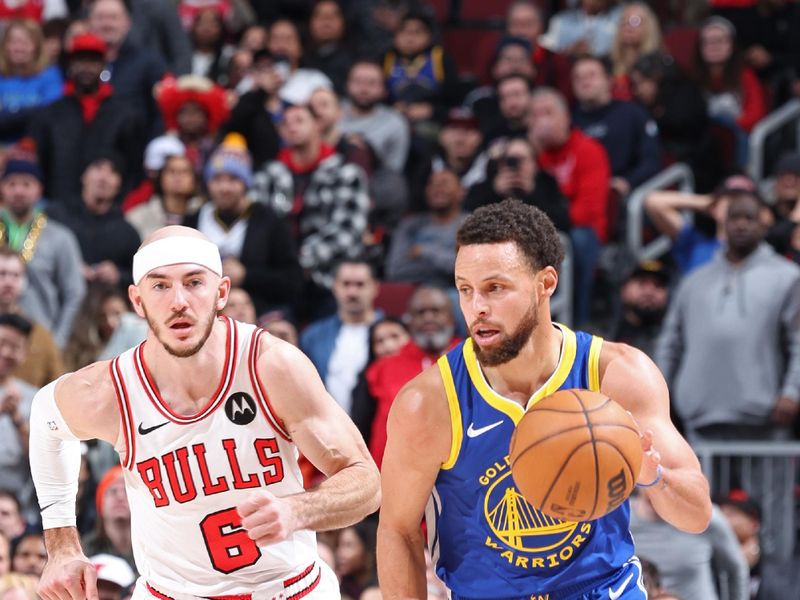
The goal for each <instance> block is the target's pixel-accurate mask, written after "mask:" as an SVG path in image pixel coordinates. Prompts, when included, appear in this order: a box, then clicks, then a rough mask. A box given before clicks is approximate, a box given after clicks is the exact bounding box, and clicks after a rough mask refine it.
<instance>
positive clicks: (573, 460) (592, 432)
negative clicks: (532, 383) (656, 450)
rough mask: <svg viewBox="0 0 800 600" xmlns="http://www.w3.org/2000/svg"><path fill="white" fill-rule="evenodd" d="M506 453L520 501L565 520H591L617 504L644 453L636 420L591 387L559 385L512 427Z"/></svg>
mask: <svg viewBox="0 0 800 600" xmlns="http://www.w3.org/2000/svg"><path fill="white" fill-rule="evenodd" d="M509 454H510V457H509V458H510V462H511V474H512V477H513V478H514V483H516V485H517V488H518V489H519V491H520V493H521V494H522V495H523V496H524V497H525V499H526V500H527V501H528V502H530V503H531V505H533V506H534V508H536V509H537V510H539V511H541V512H542V513H544V514H546V515H548V516H550V517H553V518H556V519H562V520H565V521H591V520H592V519H597V518H599V517H602V516H603V515H605V514H607V513H609V512H611V511H612V510H614V509H615V508H617V507H618V506H619V505H620V504H622V503H623V502H624V501H625V499H626V498H627V497H628V496H629V495H630V494H631V492H632V491H633V488H634V485H635V484H636V478H637V477H638V476H639V468H640V467H641V465H642V456H643V452H642V446H641V442H640V440H639V429H638V428H637V426H636V423H635V421H634V420H633V417H631V415H630V414H628V412H627V411H626V410H625V409H624V408H622V407H621V406H620V405H619V404H617V403H616V402H614V401H613V400H611V398H608V397H607V396H604V395H603V394H600V393H598V392H591V391H589V390H560V391H558V392H556V393H554V394H552V395H550V396H547V397H546V398H543V399H542V400H540V401H539V402H537V403H536V404H535V405H534V406H533V407H532V408H531V409H530V410H528V412H526V413H525V415H524V416H523V417H522V419H521V420H520V422H519V424H518V425H517V427H516V429H515V431H514V434H513V436H512V437H511V446H510V450H509Z"/></svg>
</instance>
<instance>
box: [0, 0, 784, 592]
mask: <svg viewBox="0 0 800 600" xmlns="http://www.w3.org/2000/svg"><path fill="white" fill-rule="evenodd" d="M488 4H492V5H497V6H493V8H491V7H488ZM683 4H685V6H683ZM677 5H681V6H683V9H682V10H683V12H680V11H678V12H676V8H675V7H676V6H677ZM498 6H499V7H501V8H500V9H498V8H497V7H498ZM454 7H460V8H459V9H458V10H460V11H461V13H463V14H466V13H470V14H472V15H473V16H472V17H471V20H469V19H462V18H461V17H462V16H463V14H462V15H460V14H459V12H458V10H456V8H454ZM492 10H494V12H492ZM481 15H483V17H482V16H481ZM484 17H485V18H484ZM481 18H484V20H483V21H481ZM462 21H463V22H462ZM687 23H688V24H687ZM797 31H800V6H798V5H797V3H795V2H793V1H790V0H709V1H708V3H706V2H696V3H676V2H667V1H666V0H651V1H649V2H642V1H633V2H624V3H623V2H615V1H613V0H564V1H553V2H548V3H545V2H543V1H542V2H534V1H531V0H515V1H511V0H505V1H503V2H496V3H484V2H483V0H463V1H462V2H461V3H449V2H441V1H436V2H430V3H428V2H424V1H421V0H270V1H268V2H267V1H255V0H0V600H24V599H33V598H35V578H36V577H37V576H38V574H39V573H41V569H42V566H43V564H44V561H45V558H46V557H45V551H44V546H43V542H42V535H41V530H40V529H39V528H38V527H39V525H38V524H39V515H38V508H37V505H36V499H35V492H34V490H33V486H32V483H31V480H30V473H29V469H28V462H27V436H28V426H27V417H28V414H29V411H30V403H31V400H32V398H33V395H34V394H35V393H36V391H37V389H38V388H40V387H42V386H43V385H45V384H46V383H48V382H50V381H52V380H53V379H55V378H56V377H58V376H59V375H61V374H62V373H64V372H67V371H72V370H76V369H79V368H81V367H83V366H85V365H87V364H89V363H91V362H93V361H96V360H102V359H108V358H111V357H113V356H115V355H116V354H118V353H120V352H123V351H125V350H126V349H128V348H131V347H133V346H134V345H136V344H138V343H140V342H141V341H142V340H143V339H144V336H145V335H146V331H147V327H146V323H144V322H143V321H142V320H140V319H139V318H138V317H137V316H136V315H135V314H134V313H133V312H131V310H130V306H129V303H128V298H127V291H126V290H127V286H128V285H129V284H130V283H131V281H132V275H131V264H132V257H133V254H134V252H135V251H136V249H137V247H138V246H139V244H140V243H141V240H142V239H144V238H145V237H147V236H148V235H150V234H151V233H152V232H153V231H155V230H156V229H158V228H159V227H162V226H164V225H170V224H184V225H187V226H190V227H194V228H197V229H199V230H200V231H202V232H203V233H204V234H206V235H207V236H208V237H209V238H210V239H211V240H212V241H213V242H214V243H216V244H217V245H218V246H219V248H220V251H221V253H222V256H223V270H224V273H225V275H227V276H228V277H230V279H231V281H232V284H233V290H232V292H231V299H230V302H229V304H228V306H227V307H226V309H225V313H226V314H227V315H229V316H231V317H233V318H236V319H239V320H241V321H244V322H248V323H256V324H258V325H260V326H262V327H264V328H265V329H267V330H268V331H269V332H270V333H272V334H273V335H276V336H278V337H281V338H283V339H285V340H287V341H289V342H290V343H292V344H295V345H297V346H299V347H300V348H302V350H303V351H304V352H305V353H306V354H307V355H308V356H309V357H310V359H311V360H312V362H313V363H314V365H315V366H316V368H317V369H318V371H319V373H320V376H321V377H322V379H323V381H324V382H325V385H326V387H327V389H328V390H329V392H330V393H331V395H332V396H333V397H334V398H335V399H336V401H337V402H338V403H339V404H340V405H341V406H342V407H343V408H344V409H345V410H346V411H347V412H348V414H349V415H350V416H351V417H352V419H353V420H354V422H355V423H356V425H357V426H358V428H359V430H360V431H361V433H362V434H363V436H364V438H365V440H366V441H367V444H368V446H369V448H370V451H371V452H372V454H373V457H374V458H375V461H376V462H377V464H378V465H379V466H380V464H381V459H382V456H383V450H384V446H385V443H386V420H387V417H388V412H389V408H390V407H391V404H392V401H393V400H394V397H395V395H396V393H397V392H398V391H399V389H400V388H401V387H402V386H403V385H404V384H405V383H406V382H407V381H409V380H410V379H411V378H412V377H414V376H415V375H417V374H418V373H420V372H421V371H422V370H423V369H425V368H426V367H428V366H430V365H431V364H433V363H434V362H435V360H436V359H437V358H438V357H439V356H440V355H441V354H442V353H444V352H446V351H447V350H448V349H449V348H451V347H452V346H454V345H455V344H457V343H458V342H459V341H460V340H461V339H462V338H463V337H464V336H465V335H466V334H467V327H466V324H465V323H463V321H462V319H461V317H460V312H459V309H458V295H457V293H456V291H455V290H454V289H453V285H452V280H453V268H454V260H455V250H454V241H455V235H456V231H457V229H458V227H459V225H460V224H461V223H462V221H463V219H464V218H465V216H466V215H467V214H468V213H469V212H470V211H473V210H475V209H477V208H479V207H481V206H485V205H487V204H490V203H495V202H499V201H501V200H503V199H506V198H509V197H513V198H518V199H520V200H522V201H523V202H525V203H528V204H531V205H534V206H536V207H538V208H540V209H541V210H543V211H544V212H545V213H546V214H547V215H548V216H549V217H550V218H551V219H552V220H553V222H554V223H555V225H556V227H557V228H558V229H559V231H560V232H561V233H562V234H563V235H562V239H563V241H564V243H565V246H566V247H567V250H568V254H569V256H570V258H571V264H572V269H571V273H570V276H569V277H570V281H569V282H567V281H564V282H563V287H564V289H567V290H568V292H566V293H568V294H569V295H570V297H569V298H568V300H569V302H568V303H567V305H566V306H568V309H567V310H566V311H563V312H562V314H560V315H558V316H559V318H560V319H561V320H563V321H565V322H566V323H568V324H570V325H573V326H575V327H581V328H584V329H588V330H590V331H592V332H595V333H598V334H600V335H603V336H605V337H606V338H607V339H611V340H616V341H623V342H627V343H629V344H632V345H634V346H637V347H639V348H641V349H642V350H644V351H645V352H646V353H647V354H648V355H649V356H650V357H651V358H652V359H653V360H654V361H655V362H656V363H657V364H658V366H659V367H660V368H661V369H662V371H663V373H664V375H665V377H666V379H667V381H668V384H669V385H670V387H671V391H672V398H673V406H674V410H673V413H674V414H673V417H674V419H675V421H676V423H678V425H679V426H680V428H681V430H682V431H683V432H684V433H685V435H686V436H687V438H688V439H689V441H690V442H691V443H692V444H703V443H708V442H712V443H713V442H731V441H739V442H748V441H756V442H763V441H771V442H774V443H779V442H786V441H792V440H798V439H800V435H799V433H798V431H799V427H798V406H799V402H800V267H798V264H797V263H800V152H798V148H799V147H800V146H798V144H800V140H797V139H794V138H793V137H792V136H788V137H787V136H785V135H784V136H781V137H780V139H779V140H778V142H777V143H774V144H772V146H770V152H771V159H770V161H769V165H768V169H767V175H768V176H767V177H765V178H764V179H763V180H753V179H752V178H751V177H750V176H748V174H747V169H746V167H747V165H748V161H749V159H750V158H751V157H750V156H749V153H750V144H749V136H750V134H751V132H752V131H753V129H754V128H755V127H756V126H757V124H758V123H759V122H761V121H762V120H763V119H764V118H765V117H768V116H769V115H770V114H771V113H772V112H773V111H774V110H776V109H777V108H780V107H781V106H783V105H785V103H787V102H789V101H791V100H792V99H793V98H795V96H796V95H798V94H800V37H798V36H797V35H796V32H797ZM674 163H684V164H686V165H688V167H689V168H690V169H691V173H692V177H693V180H694V192H679V191H675V190H672V189H665V190H659V191H654V192H651V193H649V194H648V195H647V196H646V198H645V202H644V208H645V212H646V218H645V219H644V222H643V223H642V228H643V232H642V235H643V237H644V238H645V239H654V238H656V237H657V236H659V235H664V236H666V238H668V239H669V240H670V248H669V249H668V250H667V251H665V252H664V253H663V254H662V255H661V256H658V257H655V259H653V260H647V261H644V262H639V261H637V260H636V259H634V258H633V255H632V252H631V249H630V248H628V247H627V246H626V239H627V237H626V233H627V232H626V229H627V228H628V227H629V226H630V225H629V220H628V219H627V218H626V215H627V211H628V204H629V200H630V198H631V194H632V193H633V192H635V190H636V189H637V188H638V187H639V186H641V185H642V184H644V183H645V182H647V181H648V180H649V179H650V178H652V177H653V176H655V175H657V174H658V173H659V172H661V171H662V170H663V169H664V168H666V167H668V166H669V165H671V164H674ZM567 283H569V284H570V285H567ZM118 462H119V461H118V457H117V455H116V452H115V451H114V449H113V448H111V447H110V446H107V445H105V444H103V443H95V442H93V443H90V444H87V445H85V447H84V462H83V469H82V472H81V473H82V474H81V485H80V489H79V502H78V509H79V518H78V523H79V529H80V532H81V534H82V536H83V541H84V544H85V547H86V553H87V556H91V557H93V558H92V560H93V561H94V562H95V564H96V565H97V567H98V576H99V578H100V580H101V582H102V585H101V598H102V600H121V599H122V598H124V597H126V596H127V594H129V593H130V586H131V584H132V583H133V581H134V578H135V576H136V574H135V565H134V563H133V559H132V556H131V546H130V511H129V509H128V506H127V500H126V498H125V490H124V485H123V483H122V478H121V473H120V470H119V466H118ZM302 466H303V470H304V477H305V480H306V483H307V485H314V484H315V483H317V482H318V481H319V480H320V478H321V477H322V475H321V474H320V473H319V472H317V471H316V470H315V469H314V467H313V466H312V465H310V464H309V463H307V462H304V463H303V465H302ZM795 466H796V464H795ZM792 476H793V477H794V479H793V480H792V481H788V482H784V483H786V484H787V485H790V486H791V485H792V484H793V483H794V481H795V480H796V478H797V475H796V472H795V473H793V475H792ZM733 483H734V484H736V485H733V484H732V485H731V486H729V488H730V489H725V490H722V492H724V493H722V494H721V495H720V496H719V497H718V498H716V500H717V501H718V508H719V510H718V511H717V512H715V518H714V520H713V522H712V527H711V528H710V529H709V531H708V532H707V533H706V534H704V535H702V536H686V535H683V534H680V533H679V532H677V531H676V530H674V529H672V528H670V527H669V526H668V525H666V524H665V523H663V522H661V521H660V520H659V519H658V517H657V515H656V514H655V513H654V511H652V508H651V507H649V505H648V504H647V501H646V498H644V497H636V498H634V499H633V500H632V504H633V511H632V512H633V521H632V527H633V530H634V534H635V536H636V540H637V545H638V547H639V554H640V555H641V556H642V558H644V559H647V562H646V569H645V571H646V579H647V584H648V586H649V590H650V593H651V597H655V598H682V599H683V600H695V599H697V600H709V599H710V600H713V599H714V598H717V597H718V594H719V593H723V592H724V594H723V596H722V597H724V598H736V599H754V600H755V599H758V600H769V599H772V598H780V599H782V600H786V599H789V600H792V599H798V598H800V592H799V591H798V590H800V569H798V568H797V567H798V566H800V564H799V563H800V559H794V562H793V563H792V564H789V565H788V566H787V564H786V563H785V562H781V561H785V560H786V557H782V558H781V561H778V560H777V559H774V557H770V556H768V555H766V554H764V553H762V552H761V551H760V545H759V539H760V538H759V536H760V525H761V518H762V510H764V511H766V510H771V507H770V506H763V507H762V506H761V504H760V502H761V500H762V498H760V497H759V494H760V491H759V490H758V489H739V487H746V486H747V485H748V481H744V480H742V481H734V482H733ZM737 486H739V487H737ZM798 514H800V512H799V513H798ZM665 540H669V543H668V544H667V543H666V542H665ZM319 545H320V553H321V556H322V558H323V559H325V560H327V561H329V562H330V564H331V565H332V566H333V567H334V569H335V570H336V573H337V574H338V576H339V578H340V581H341V586H342V591H343V594H345V595H346V597H347V598H349V599H350V600H359V599H364V600H367V599H373V600H374V599H378V598H380V592H379V591H378V589H377V587H376V585H377V581H376V574H375V520H374V519H369V520H367V521H365V522H364V523H361V524H359V525H356V526H354V527H350V528H347V529H345V530H343V531H337V532H330V533H325V534H320V536H319ZM429 575H430V576H429V597H430V598H445V597H446V592H445V590H444V588H443V587H442V584H441V583H440V582H439V581H438V579H437V578H436V577H435V575H434V574H433V570H432V569H431V568H429ZM721 581H722V582H724V583H723V584H720V582H721Z"/></svg>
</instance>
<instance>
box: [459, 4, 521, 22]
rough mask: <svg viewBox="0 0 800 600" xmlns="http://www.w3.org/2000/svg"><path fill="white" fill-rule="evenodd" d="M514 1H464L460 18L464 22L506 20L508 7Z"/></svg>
mask: <svg viewBox="0 0 800 600" xmlns="http://www.w3.org/2000/svg"><path fill="white" fill-rule="evenodd" d="M513 2H514V0H464V2H462V3H461V18H462V19H463V20H464V21H492V20H497V19H503V20H505V18H506V13H507V12H508V7H509V6H511V4H512V3H513Z"/></svg>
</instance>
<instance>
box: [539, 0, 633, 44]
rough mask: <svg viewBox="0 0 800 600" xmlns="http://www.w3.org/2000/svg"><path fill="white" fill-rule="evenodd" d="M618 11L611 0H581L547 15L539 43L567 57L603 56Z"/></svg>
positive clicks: (615, 29) (611, 34)
mask: <svg viewBox="0 0 800 600" xmlns="http://www.w3.org/2000/svg"><path fill="white" fill-rule="evenodd" d="M621 11H622V9H621V7H620V6H618V5H616V2H615V0H581V2H580V5H579V6H577V7H575V8H570V9H565V10H562V11H560V12H558V13H556V14H555V15H553V16H552V17H551V18H550V23H549V26H548V28H547V32H546V33H545V34H544V35H543V36H542V37H541V38H540V40H539V43H540V44H541V45H542V46H544V47H545V48H549V49H550V50H552V51H554V52H563V53H565V54H569V55H571V56H580V55H582V54H593V55H594V56H606V55H608V53H609V52H611V45H612V43H613V41H614V36H615V35H616V33H617V26H618V25H619V15H620V12H621Z"/></svg>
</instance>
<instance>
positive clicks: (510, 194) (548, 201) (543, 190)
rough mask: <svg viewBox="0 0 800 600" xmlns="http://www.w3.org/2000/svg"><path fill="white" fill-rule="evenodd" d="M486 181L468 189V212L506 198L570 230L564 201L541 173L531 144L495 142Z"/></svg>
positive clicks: (545, 174)
mask: <svg viewBox="0 0 800 600" xmlns="http://www.w3.org/2000/svg"><path fill="white" fill-rule="evenodd" d="M489 158H490V160H489V164H488V167H487V180H486V181H483V182H481V183H479V184H478V185H475V186H473V187H471V188H470V189H469V192H468V193H467V199H466V201H465V208H466V210H467V211H468V212H472V211H474V210H475V209H476V208H480V207H481V206H486V205H487V204H494V203H495V202H500V201H501V200H505V199H506V198H517V199H519V200H522V201H523V202H525V203H526V204H530V205H532V206H535V207H537V208H539V209H541V210H543V211H544V212H545V214H546V215H547V216H548V217H550V219H551V220H552V221H553V223H554V224H555V226H556V227H557V228H558V229H559V230H560V231H564V232H569V230H570V229H571V227H572V226H571V224H570V216H569V212H568V206H567V200H566V199H565V198H564V196H563V194H562V193H561V190H559V188H558V183H557V182H556V180H555V179H554V178H553V177H552V176H551V175H550V174H548V173H546V172H545V171H543V170H542V169H540V168H539V167H538V166H537V164H536V160H535V157H534V155H533V148H532V147H531V145H530V142H528V140H526V139H524V138H516V139H511V140H498V141H497V142H495V143H494V144H493V145H492V147H491V148H490V149H489Z"/></svg>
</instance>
